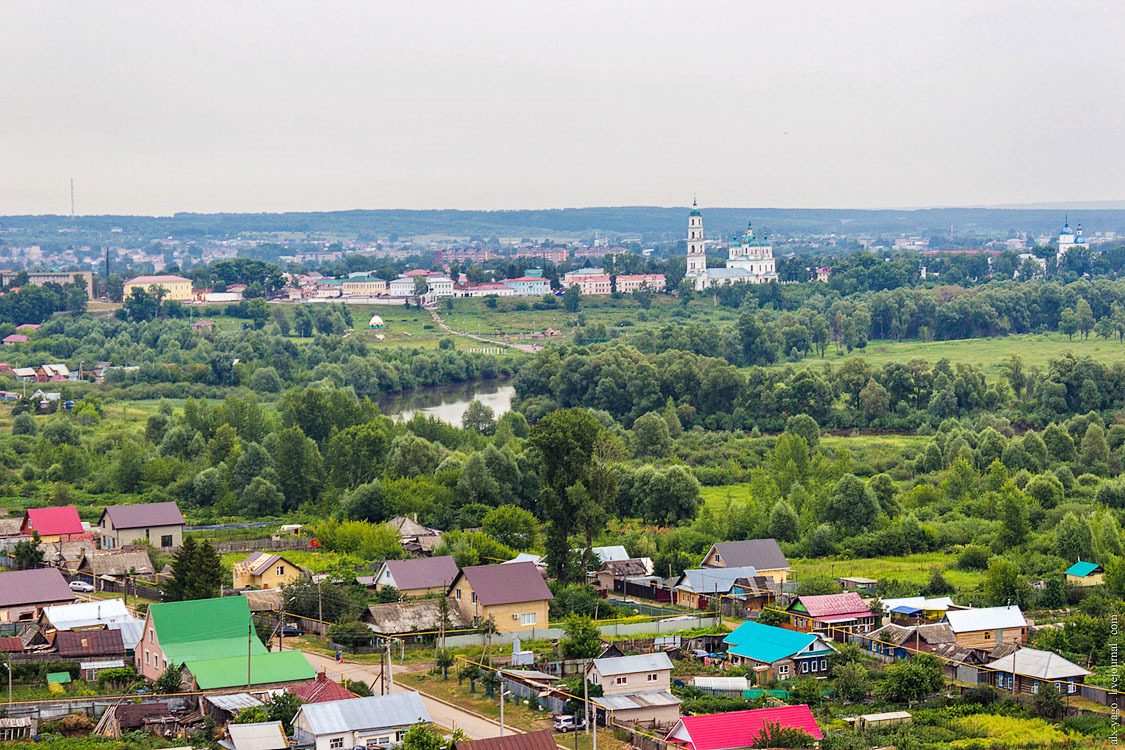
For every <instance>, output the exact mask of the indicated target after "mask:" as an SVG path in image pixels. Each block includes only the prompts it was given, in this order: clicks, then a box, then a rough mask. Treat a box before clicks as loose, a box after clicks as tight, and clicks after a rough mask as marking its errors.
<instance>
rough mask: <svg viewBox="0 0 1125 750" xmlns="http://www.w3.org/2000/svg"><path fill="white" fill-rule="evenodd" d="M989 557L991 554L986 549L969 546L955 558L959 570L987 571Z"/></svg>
mask: <svg viewBox="0 0 1125 750" xmlns="http://www.w3.org/2000/svg"><path fill="white" fill-rule="evenodd" d="M989 557H991V554H990V553H989V551H988V548H986V547H980V546H977V545H970V546H968V547H966V548H965V549H964V550H963V551H962V552H961V556H960V557H958V558H957V567H958V568H960V569H961V570H988V558H989Z"/></svg>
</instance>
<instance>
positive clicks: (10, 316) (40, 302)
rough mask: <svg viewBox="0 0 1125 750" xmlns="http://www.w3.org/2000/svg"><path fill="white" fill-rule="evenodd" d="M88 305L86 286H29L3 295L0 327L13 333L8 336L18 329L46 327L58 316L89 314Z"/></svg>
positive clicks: (0, 308) (0, 302)
mask: <svg viewBox="0 0 1125 750" xmlns="http://www.w3.org/2000/svg"><path fill="white" fill-rule="evenodd" d="M16 281H17V282H18V281H19V279H18V278H17V279H16ZM86 302H87V300H86V285H85V284H78V283H74V284H67V285H66V286H63V285H61V284H53V283H52V284H44V285H43V286H32V285H30V284H26V282H25V284H24V285H23V286H19V287H18V288H17V289H16V290H15V291H5V292H4V293H3V294H0V326H2V327H6V328H4V329H3V330H7V328H10V329H11V330H7V333H5V334H4V335H7V334H8V333H12V332H13V331H14V330H15V326H21V325H24V324H27V323H33V324H34V323H42V322H43V321H45V320H47V319H48V318H50V317H51V316H52V315H54V314H55V313H57V312H64V311H69V312H75V313H82V312H85V311H86Z"/></svg>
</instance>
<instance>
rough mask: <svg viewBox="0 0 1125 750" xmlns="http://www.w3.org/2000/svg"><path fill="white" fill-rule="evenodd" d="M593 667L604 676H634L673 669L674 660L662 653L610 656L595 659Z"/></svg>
mask: <svg viewBox="0 0 1125 750" xmlns="http://www.w3.org/2000/svg"><path fill="white" fill-rule="evenodd" d="M593 666H594V668H595V669H597V670H598V672H599V673H600V674H602V675H606V676H609V675H616V674H632V673H633V672H654V671H657V670H661V669H671V668H672V660H671V659H669V658H668V654H666V653H664V652H663V651H661V652H660V653H657V654H634V655H632V656H610V657H607V658H605V659H594V661H593Z"/></svg>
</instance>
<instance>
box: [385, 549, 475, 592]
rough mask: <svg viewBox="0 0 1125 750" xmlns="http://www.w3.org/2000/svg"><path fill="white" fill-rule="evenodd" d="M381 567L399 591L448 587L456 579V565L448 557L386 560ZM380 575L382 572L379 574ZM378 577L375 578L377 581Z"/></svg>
mask: <svg viewBox="0 0 1125 750" xmlns="http://www.w3.org/2000/svg"><path fill="white" fill-rule="evenodd" d="M383 567H384V568H385V569H386V571H387V572H388V573H390V575H391V578H392V580H393V581H394V586H395V588H397V589H398V590H399V591H409V590H411V589H433V588H439V587H448V586H449V584H451V583H453V579H454V578H456V577H457V563H455V562H454V561H453V558H452V557H450V556H449V555H438V556H437V557H414V558H411V559H409V560H387V561H386V562H385V563H383ZM379 575H382V571H380V572H379ZM378 577H379V576H376V578H377V579H378Z"/></svg>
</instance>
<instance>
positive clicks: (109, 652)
mask: <svg viewBox="0 0 1125 750" xmlns="http://www.w3.org/2000/svg"><path fill="white" fill-rule="evenodd" d="M55 652H56V653H58V655H59V657H60V658H62V659H73V660H75V661H88V660H90V659H91V657H116V658H119V659H124V658H125V642H124V641H122V639H121V631H120V630H77V631H76V630H60V631H59V632H57V633H55ZM122 666H124V664H122Z"/></svg>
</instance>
